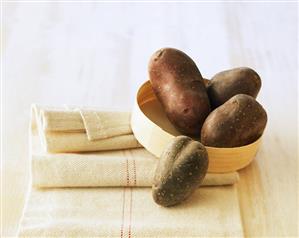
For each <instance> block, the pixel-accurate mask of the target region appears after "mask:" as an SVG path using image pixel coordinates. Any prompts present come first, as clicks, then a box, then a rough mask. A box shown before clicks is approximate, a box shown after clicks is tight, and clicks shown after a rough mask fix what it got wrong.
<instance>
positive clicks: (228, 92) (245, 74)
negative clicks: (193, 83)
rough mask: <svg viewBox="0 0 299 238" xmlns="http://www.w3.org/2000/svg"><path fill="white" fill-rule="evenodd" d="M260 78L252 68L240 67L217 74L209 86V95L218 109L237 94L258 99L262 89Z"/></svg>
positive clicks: (213, 105) (212, 103)
mask: <svg viewBox="0 0 299 238" xmlns="http://www.w3.org/2000/svg"><path fill="white" fill-rule="evenodd" d="M261 85H262V83H261V78H260V76H259V75H258V74H257V73H256V72H255V71H254V70H253V69H251V68H247V67H240V68H234V69H230V70H225V71H222V72H219V73H217V74H216V75H215V76H214V77H213V78H212V79H211V80H210V81H209V84H208V95H209V98H210V103H211V105H212V107H213V108H216V107H218V106H220V105H222V104H223V103H225V102H226V101H227V100H229V99H230V98H231V97H233V96H235V95H237V94H246V95H249V96H252V97H254V98H256V96H257V94H258V92H259V90H260V88H261Z"/></svg>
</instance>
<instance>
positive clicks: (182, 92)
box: [148, 48, 210, 136]
mask: <svg viewBox="0 0 299 238" xmlns="http://www.w3.org/2000/svg"><path fill="white" fill-rule="evenodd" d="M148 71H149V78H150V82H151V85H152V88H153V91H154V93H155V95H156V96H157V98H158V100H159V101H160V103H161V104H162V106H163V108H164V110H165V112H166V115H167V117H168V119H169V120H170V121H171V123H172V124H173V125H174V126H175V127H176V128H177V129H178V130H179V131H180V132H181V133H183V134H185V135H191V136H199V135H200V131H201V127H202V124H203V122H204V120H205V118H206V117H207V116H208V114H209V113H210V102H209V98H208V95H207V91H206V88H205V84H204V81H203V78H202V76H201V74H200V72H199V70H198V68H197V66H196V64H195V63H194V61H193V60H192V59H191V58H190V57H189V56H188V55H186V54H185V53H184V52H182V51H180V50H177V49H173V48H162V49H160V50H158V51H157V52H155V53H154V54H153V56H152V57H151V59H150V62H149V66H148Z"/></svg>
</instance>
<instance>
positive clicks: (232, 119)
mask: <svg viewBox="0 0 299 238" xmlns="http://www.w3.org/2000/svg"><path fill="white" fill-rule="evenodd" d="M266 124H267V113H266V111H265V110H264V108H263V107H262V106H261V105H260V104H259V103H258V102H257V101H256V100H255V99H254V98H253V97H251V96H248V95H245V94H238V95H236V96H234V97H232V98H231V99H229V100H228V101H227V102H226V103H224V104H223V105H221V106H219V107H218V108H216V109H215V110H214V111H212V112H211V113H210V115H209V116H208V117H207V119H206V120H205V123H204V125H203V127H202V130H201V143H203V144H204V145H205V146H211V147H221V148H223V147H238V146H244V145H247V144H250V143H252V142H254V141H256V140H257V139H258V138H259V137H260V136H261V135H262V134H263V131H264V129H265V127H266Z"/></svg>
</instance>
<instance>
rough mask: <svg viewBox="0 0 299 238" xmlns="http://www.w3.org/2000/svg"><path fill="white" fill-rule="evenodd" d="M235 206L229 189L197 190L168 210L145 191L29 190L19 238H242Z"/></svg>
mask: <svg viewBox="0 0 299 238" xmlns="http://www.w3.org/2000/svg"><path fill="white" fill-rule="evenodd" d="M131 182H132V183H135V181H134V180H133V181H131ZM238 204H239V203H238V196H237V191H236V188H235V186H224V187H205V188H201V189H198V190H197V191H196V192H195V193H194V194H193V195H192V196H191V197H190V198H189V199H188V200H186V201H185V202H184V203H182V204H180V205H177V206H174V207H170V208H164V207H161V206H158V205H157V204H155V203H154V201H153V199H152V195H151V189H149V188H85V189H84V188H81V189H78V188H77V189H72V188H65V189H42V190H35V189H33V190H32V192H31V195H30V198H29V201H28V203H27V207H26V210H25V213H24V216H23V219H22V221H21V225H20V228H19V236H26V237H29V236H37V237H58V236H59V237H121V238H123V237H191V236H193V237H206V236H213V237H216V236H221V237H242V236H243V231H242V222H241V218H240V211H239V205H238Z"/></svg>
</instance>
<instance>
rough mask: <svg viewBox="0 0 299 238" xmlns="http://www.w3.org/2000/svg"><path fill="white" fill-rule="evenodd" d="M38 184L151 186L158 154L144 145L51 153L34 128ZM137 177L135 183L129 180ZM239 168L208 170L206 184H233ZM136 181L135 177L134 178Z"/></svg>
mask: <svg viewBox="0 0 299 238" xmlns="http://www.w3.org/2000/svg"><path fill="white" fill-rule="evenodd" d="M30 140H31V147H32V149H31V157H32V184H33V186H34V187H114V186H138V187H151V185H152V181H153V177H154V173H155V169H156V165H157V162H158V158H156V157H155V156H153V155H152V154H150V153H149V152H148V151H147V150H145V149H144V148H139V149H127V150H117V151H102V152H92V153H55V154H51V153H47V152H44V151H43V150H42V148H41V143H40V140H39V138H38V136H37V134H36V131H35V130H33V131H32V132H31V138H30ZM132 177H134V181H135V184H132V183H127V178H132ZM238 179H239V176H238V173H237V172H232V173H223V174H221V173H220V174H212V173H208V174H207V175H206V177H205V179H204V181H203V183H202V186H216V185H230V184H234V183H236V182H237V181H238ZM130 181H133V180H130Z"/></svg>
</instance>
